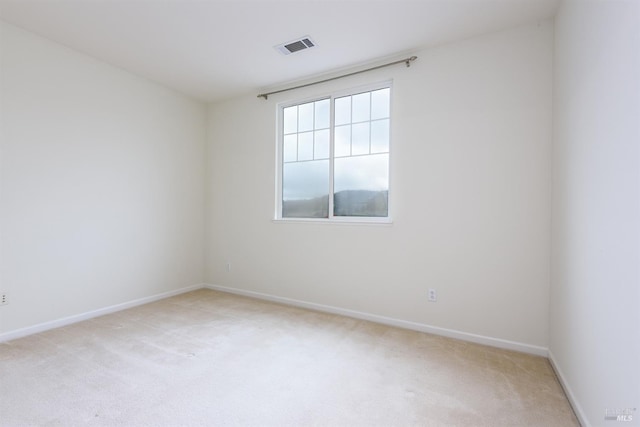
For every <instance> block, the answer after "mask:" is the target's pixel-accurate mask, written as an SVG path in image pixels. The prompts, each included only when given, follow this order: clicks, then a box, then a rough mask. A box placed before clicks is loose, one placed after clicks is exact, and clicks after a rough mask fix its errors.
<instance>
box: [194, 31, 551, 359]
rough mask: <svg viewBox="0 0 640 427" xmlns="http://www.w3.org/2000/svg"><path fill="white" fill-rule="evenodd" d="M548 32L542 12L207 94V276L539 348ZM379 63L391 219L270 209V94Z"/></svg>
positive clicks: (545, 254) (544, 304) (544, 302)
mask: <svg viewBox="0 0 640 427" xmlns="http://www.w3.org/2000/svg"><path fill="white" fill-rule="evenodd" d="M552 47H553V29H552V24H551V23H549V22H545V23H542V24H540V25H531V26H526V27H522V28H518V29H514V30H509V31H504V32H500V33H496V34H491V35H487V36H484V37H479V38H474V39H472V40H467V41H463V42H459V43H455V44H450V45H445V46H441V47H437V48H433V49H428V50H425V51H421V52H416V54H417V55H418V57H419V59H418V60H417V61H416V62H415V63H414V64H413V65H412V66H411V68H408V69H407V68H405V67H403V66H398V67H391V68H386V69H383V70H379V71H376V72H372V73H367V74H366V75H360V76H356V77H351V78H348V79H345V80H340V81H337V82H333V83H330V84H325V85H323V86H315V87H312V88H307V89H304V90H298V91H294V92H288V93H286V94H280V95H274V96H271V97H269V100H268V101H264V100H261V99H257V98H256V97H255V96H247V97H242V98H237V99H233V100H230V101H228V102H224V103H220V104H217V105H214V106H212V107H211V109H210V116H209V117H210V129H209V133H210V136H209V162H210V176H209V184H208V185H209V202H210V203H209V211H208V216H207V220H208V224H209V225H208V233H207V234H208V235H207V239H208V253H207V266H208V271H207V275H206V279H207V280H208V282H209V283H212V284H215V285H219V286H225V287H231V288H235V289H242V290H246V291H252V292H261V293H266V294H269V295H274V296H279V297H286V298H292V299H296V300H300V301H304V302H311V303H315V304H324V305H328V306H332V307H338V308H342V309H349V310H356V311H360V312H365V313H370V314H374V315H378V316H386V317H389V318H393V319H400V320H405V321H410V322H417V323H419V324H424V325H432V326H436V327H441V328H448V329H452V330H456V331H463V332H465V333H470V334H479V335H483V336H489V337H493V338H498V339H503V340H509V341H514V342H517V343H524V344H526V345H530V346H534V347H538V348H546V346H547V333H548V292H549V274H550V272H549V268H550V266H549V247H550V236H549V229H550V223H549V221H550V215H549V212H550V150H551V147H550V143H551V103H552V94H551V88H552V51H553V49H552ZM389 78H392V79H393V80H394V83H393V84H394V86H393V101H392V108H393V118H392V120H393V124H392V160H391V197H393V203H394V204H393V206H392V209H393V219H394V223H393V225H391V226H353V225H351V226H350V225H318V224H309V223H304V224H292V223H274V222H273V221H272V219H273V212H274V206H275V200H274V199H275V196H274V192H275V184H274V182H275V135H276V128H275V125H276V119H275V115H276V105H277V104H278V103H279V102H283V101H286V100H291V99H298V98H305V97H308V96H314V95H320V94H323V93H326V92H328V91H331V90H334V89H342V88H347V87H352V86H357V85H361V84H366V83H371V82H377V81H383V80H385V79H389ZM227 261H229V262H231V271H230V272H227V271H226V269H225V265H226V262H227ZM430 287H433V288H436V289H437V291H438V295H439V301H438V302H437V303H435V304H434V303H428V302H427V288H430Z"/></svg>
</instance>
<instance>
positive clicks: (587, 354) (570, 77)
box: [549, 1, 640, 426]
mask: <svg viewBox="0 0 640 427" xmlns="http://www.w3.org/2000/svg"><path fill="white" fill-rule="evenodd" d="M639 56H640V2H637V1H597V2H594V1H589V2H585V1H583V2H565V3H563V4H562V6H561V8H560V10H559V12H558V15H557V18H556V41H555V76H554V83H555V91H554V109H555V112H554V150H553V155H554V174H553V217H552V218H553V219H552V224H553V225H552V230H553V234H552V236H553V261H552V271H553V273H552V291H551V305H550V311H551V313H550V342H549V349H550V353H551V356H552V360H553V362H554V363H555V365H556V367H557V368H558V370H559V371H560V373H561V374H562V378H563V380H564V382H565V386H567V388H568V391H569V392H570V394H571V396H572V399H573V402H574V405H575V406H576V409H577V412H578V414H579V416H580V418H581V419H582V421H583V424H584V425H585V426H588V425H593V426H604V425H611V424H612V422H611V421H605V420H604V416H605V409H607V408H609V409H616V408H620V409H624V408H638V407H640V405H639V404H640V369H639V368H640V315H639V313H640V270H639V269H640V151H639V145H640V83H639V81H640V79H639V76H640V58H639ZM623 424H625V425H636V426H638V425H640V413H639V412H637V411H636V413H635V414H634V421H633V422H629V423H623Z"/></svg>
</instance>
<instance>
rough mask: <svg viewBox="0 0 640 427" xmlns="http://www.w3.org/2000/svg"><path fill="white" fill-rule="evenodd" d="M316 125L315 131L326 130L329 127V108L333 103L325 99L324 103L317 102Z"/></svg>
mask: <svg viewBox="0 0 640 427" xmlns="http://www.w3.org/2000/svg"><path fill="white" fill-rule="evenodd" d="M315 104H316V111H315V114H316V123H315V126H314V128H315V129H326V128H328V127H329V106H330V105H331V101H330V100H328V99H323V100H322V101H316V103H315Z"/></svg>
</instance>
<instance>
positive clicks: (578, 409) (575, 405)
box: [548, 350, 591, 427]
mask: <svg viewBox="0 0 640 427" xmlns="http://www.w3.org/2000/svg"><path fill="white" fill-rule="evenodd" d="M548 353H549V356H548V357H549V362H550V363H551V367H552V368H553V370H554V371H555V373H556V377H558V381H560V385H561V386H562V388H563V389H564V394H566V395H567V399H568V400H569V403H570V404H571V408H572V409H573V413H574V414H576V418H578V421H579V422H580V425H581V426H582V427H591V424H590V423H589V421H587V416H586V415H585V413H584V410H583V409H582V405H580V403H579V402H578V399H576V395H575V394H574V393H573V390H572V389H571V386H569V383H568V382H567V379H566V377H565V376H564V374H563V373H562V369H560V366H559V365H558V362H557V361H556V358H555V357H554V356H553V352H552V351H551V350H548Z"/></svg>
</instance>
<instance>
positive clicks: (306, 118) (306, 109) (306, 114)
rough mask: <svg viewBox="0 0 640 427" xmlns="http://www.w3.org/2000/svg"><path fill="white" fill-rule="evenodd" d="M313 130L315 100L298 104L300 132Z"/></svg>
mask: <svg viewBox="0 0 640 427" xmlns="http://www.w3.org/2000/svg"><path fill="white" fill-rule="evenodd" d="M308 130H313V102H309V103H308V104H302V105H300V106H298V132H304V131H308Z"/></svg>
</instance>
